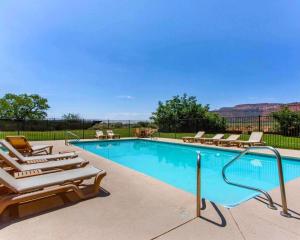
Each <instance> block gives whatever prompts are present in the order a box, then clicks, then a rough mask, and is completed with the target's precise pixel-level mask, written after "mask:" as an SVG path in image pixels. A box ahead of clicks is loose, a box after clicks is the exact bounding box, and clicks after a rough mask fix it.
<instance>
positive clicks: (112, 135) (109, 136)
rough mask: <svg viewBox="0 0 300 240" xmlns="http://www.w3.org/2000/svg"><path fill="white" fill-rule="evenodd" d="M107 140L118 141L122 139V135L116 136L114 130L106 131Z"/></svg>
mask: <svg viewBox="0 0 300 240" xmlns="http://www.w3.org/2000/svg"><path fill="white" fill-rule="evenodd" d="M106 134H107V138H109V139H116V138H120V134H115V133H114V132H113V130H106Z"/></svg>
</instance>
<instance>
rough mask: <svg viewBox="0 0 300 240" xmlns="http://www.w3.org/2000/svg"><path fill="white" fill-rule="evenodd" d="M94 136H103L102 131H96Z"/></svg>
mask: <svg viewBox="0 0 300 240" xmlns="http://www.w3.org/2000/svg"><path fill="white" fill-rule="evenodd" d="M96 136H97V137H99V136H104V134H103V131H102V130H96Z"/></svg>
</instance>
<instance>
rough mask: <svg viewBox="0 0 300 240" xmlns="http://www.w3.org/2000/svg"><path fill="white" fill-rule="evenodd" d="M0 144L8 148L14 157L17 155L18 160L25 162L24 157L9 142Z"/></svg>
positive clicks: (2, 141)
mask: <svg viewBox="0 0 300 240" xmlns="http://www.w3.org/2000/svg"><path fill="white" fill-rule="evenodd" d="M0 143H1V145H2V146H4V147H5V148H7V150H8V151H10V152H11V153H12V154H13V155H15V156H16V158H18V159H19V160H20V161H22V162H25V158H24V156H23V155H22V154H21V153H20V152H19V151H17V150H16V149H15V148H14V147H13V146H12V145H11V144H10V143H9V142H7V141H5V140H0Z"/></svg>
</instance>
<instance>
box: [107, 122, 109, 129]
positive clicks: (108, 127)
mask: <svg viewBox="0 0 300 240" xmlns="http://www.w3.org/2000/svg"><path fill="white" fill-rule="evenodd" d="M107 129H109V120H107Z"/></svg>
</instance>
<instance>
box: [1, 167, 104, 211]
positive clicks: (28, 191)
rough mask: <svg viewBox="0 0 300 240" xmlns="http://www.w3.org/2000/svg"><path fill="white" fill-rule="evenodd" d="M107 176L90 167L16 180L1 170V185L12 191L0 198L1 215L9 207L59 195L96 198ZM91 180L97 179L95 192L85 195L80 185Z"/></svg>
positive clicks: (94, 187) (102, 171)
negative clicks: (65, 193) (70, 193)
mask: <svg viewBox="0 0 300 240" xmlns="http://www.w3.org/2000/svg"><path fill="white" fill-rule="evenodd" d="M105 175H106V172H105V171H104V170H101V169H98V168H95V167H92V166H88V167H84V168H77V169H71V170H66V171H61V172H55V173H49V174H44V175H39V176H33V177H27V178H20V179H15V178H14V177H12V176H11V175H10V174H8V173H7V172H6V171H5V170H3V169H2V168H0V183H1V184H3V185H4V186H5V187H6V188H7V189H8V190H9V191H10V193H8V194H5V195H1V196H0V214H1V213H2V212H3V211H4V210H5V209H6V208H7V207H8V206H9V205H12V204H16V203H22V202H28V201H33V200H36V199H39V198H44V197H47V196H51V195H53V194H57V193H63V192H69V191H74V192H75V193H76V194H77V196H78V197H79V198H80V199H86V198H89V197H94V196H96V195H97V194H98V192H99V187H100V182H101V180H102V179H103V177H104V176H105ZM91 178H95V180H94V184H93V191H92V192H91V193H90V194H84V193H83V191H82V189H81V188H80V183H81V182H82V181H83V180H86V179H91Z"/></svg>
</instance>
